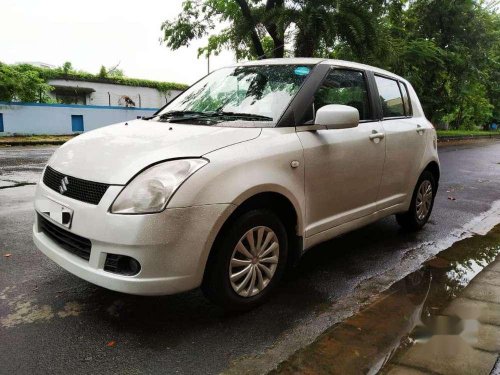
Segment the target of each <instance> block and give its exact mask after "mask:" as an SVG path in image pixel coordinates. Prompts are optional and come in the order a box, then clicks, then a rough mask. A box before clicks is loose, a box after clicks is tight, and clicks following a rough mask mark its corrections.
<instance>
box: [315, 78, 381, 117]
mask: <svg viewBox="0 0 500 375" xmlns="http://www.w3.org/2000/svg"><path fill="white" fill-rule="evenodd" d="M327 104H343V105H349V106H351V107H354V108H356V109H357V110H358V111H359V119H360V120H371V118H372V115H371V110H370V101H369V100H368V90H367V86H366V80H365V76H364V74H363V73H362V72H358V71H354V70H345V69H335V70H332V71H331V72H330V73H329V74H328V76H327V78H326V79H325V82H323V84H322V86H321V87H320V88H319V90H318V92H317V93H316V95H315V97H314V109H315V110H316V111H317V110H318V109H319V108H321V107H323V106H324V105H327Z"/></svg>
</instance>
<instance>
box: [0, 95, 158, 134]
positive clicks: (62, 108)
mask: <svg viewBox="0 0 500 375" xmlns="http://www.w3.org/2000/svg"><path fill="white" fill-rule="evenodd" d="M156 110H157V108H123V107H109V106H89V105H67V104H40V103H5V102H0V114H1V117H2V118H3V133H0V134H3V135H6V134H8V133H11V134H12V133H18V134H71V133H73V131H72V120H71V116H72V115H81V116H83V123H84V131H88V130H93V129H97V128H100V127H103V126H106V125H110V124H114V123H117V122H122V121H127V120H132V119H136V118H138V117H142V116H151V115H152V114H153V113H154V112H156Z"/></svg>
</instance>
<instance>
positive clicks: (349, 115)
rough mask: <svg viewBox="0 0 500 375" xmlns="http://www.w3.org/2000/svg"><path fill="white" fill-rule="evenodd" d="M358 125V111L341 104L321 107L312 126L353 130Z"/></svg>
mask: <svg viewBox="0 0 500 375" xmlns="http://www.w3.org/2000/svg"><path fill="white" fill-rule="evenodd" d="M358 124H359V112H358V110H357V109H356V108H354V107H351V106H348V105H341V104H328V105H325V106H323V107H321V108H320V109H318V111H317V112H316V119H315V120H314V125H322V126H326V128H327V129H347V128H355V127H356V126H358Z"/></svg>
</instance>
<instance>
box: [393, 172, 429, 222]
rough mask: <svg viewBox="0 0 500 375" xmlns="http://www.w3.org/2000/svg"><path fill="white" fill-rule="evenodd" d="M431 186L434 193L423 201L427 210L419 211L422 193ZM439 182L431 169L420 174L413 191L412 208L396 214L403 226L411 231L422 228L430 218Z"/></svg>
mask: <svg viewBox="0 0 500 375" xmlns="http://www.w3.org/2000/svg"><path fill="white" fill-rule="evenodd" d="M429 187H430V189H431V191H430V194H432V195H431V196H430V197H429V200H427V199H424V202H423V203H421V204H422V205H423V207H427V208H426V209H425V211H419V207H417V206H418V205H419V204H420V202H421V200H422V195H421V194H422V193H424V195H425V191H427V189H428V188H429ZM436 190H437V184H436V180H435V179H434V176H433V174H432V173H431V172H429V171H424V172H422V174H421V175H420V177H419V179H418V181H417V185H416V186H415V190H414V191H413V196H412V199H411V203H410V209H409V210H408V211H407V212H405V213H401V214H397V215H396V220H397V222H398V224H399V225H401V227H403V228H404V229H406V230H409V231H417V230H419V229H421V228H422V227H423V226H424V225H425V224H426V223H427V221H428V220H429V217H430V216H431V212H432V207H433V206H434V198H435V197H436Z"/></svg>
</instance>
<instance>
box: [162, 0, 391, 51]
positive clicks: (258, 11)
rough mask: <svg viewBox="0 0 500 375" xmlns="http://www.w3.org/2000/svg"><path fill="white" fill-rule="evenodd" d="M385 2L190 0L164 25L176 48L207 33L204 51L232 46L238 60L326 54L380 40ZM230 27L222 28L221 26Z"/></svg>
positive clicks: (368, 45)
mask: <svg viewBox="0 0 500 375" xmlns="http://www.w3.org/2000/svg"><path fill="white" fill-rule="evenodd" d="M383 3H384V0H288V1H285V0H266V1H264V0H229V1H227V0H185V1H184V3H183V10H182V12H181V13H180V14H179V15H178V16H177V18H175V19H174V20H171V21H165V22H164V23H163V25H162V30H163V33H164V35H163V39H164V41H165V44H166V45H167V47H169V48H171V49H173V50H175V49H178V48H180V47H182V46H188V45H189V44H190V43H191V41H193V40H195V39H200V38H202V37H204V36H208V43H207V45H206V46H205V47H203V48H201V49H200V50H199V51H198V52H199V55H201V54H205V55H210V54H212V53H214V54H218V53H219V52H220V51H221V49H223V48H227V49H230V50H232V51H234V52H235V54H236V58H237V59H242V58H267V57H284V56H285V55H286V54H287V51H286V47H287V46H289V47H290V53H291V54H293V55H295V56H303V57H310V56H317V55H320V54H322V55H324V53H325V51H329V50H332V49H333V47H334V46H335V44H336V43H337V42H339V41H345V42H347V43H349V44H350V45H351V46H352V47H353V48H358V49H360V50H361V49H366V48H368V49H370V48H372V47H374V45H375V44H376V38H375V35H376V28H375V25H376V19H377V16H378V12H380V11H381V10H382V9H383V7H382V4H383ZM220 24H228V27H226V28H224V29H222V30H217V27H218V25H220Z"/></svg>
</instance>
